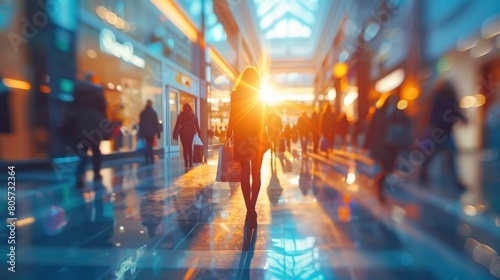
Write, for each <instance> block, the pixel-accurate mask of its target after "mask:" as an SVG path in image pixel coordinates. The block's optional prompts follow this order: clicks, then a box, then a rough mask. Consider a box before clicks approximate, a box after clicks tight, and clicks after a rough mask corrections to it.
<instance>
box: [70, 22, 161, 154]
mask: <svg viewBox="0 0 500 280" xmlns="http://www.w3.org/2000/svg"><path fill="white" fill-rule="evenodd" d="M120 46H122V47H123V46H128V47H129V50H131V52H128V54H127V55H124V54H123V53H120V51H119V49H120ZM132 46H133V45H132V43H131V42H128V41H127V39H123V38H117V37H116V34H115V33H114V32H113V31H112V30H111V29H102V30H94V29H93V28H90V27H87V26H85V25H82V27H81V30H80V32H79V44H78V63H79V65H78V72H79V74H80V76H82V75H83V74H84V73H86V72H88V71H90V72H94V73H95V74H96V75H97V77H98V79H99V83H100V84H101V85H102V86H103V88H104V89H105V91H104V95H105V98H106V102H107V117H108V119H109V120H110V121H112V122H114V123H115V124H116V125H117V127H118V128H117V129H116V130H115V131H114V132H113V135H112V138H111V140H109V141H104V142H103V144H102V145H103V147H102V151H103V153H104V154H109V153H113V152H123V151H133V150H134V149H135V145H136V143H137V139H138V135H137V134H138V129H139V127H138V124H139V115H140V113H141V111H142V110H143V109H144V107H145V104H146V101H147V100H151V101H152V102H153V108H154V109H155V111H156V112H157V114H158V118H159V121H160V122H161V123H163V120H164V119H165V113H164V112H163V110H162V87H161V77H160V73H161V71H160V70H161V64H160V62H158V61H156V60H154V59H153V58H151V57H149V56H147V55H145V54H143V53H141V52H140V51H138V50H136V49H135V48H133V47H132ZM155 147H156V148H162V147H163V145H162V141H157V140H156V141H155Z"/></svg>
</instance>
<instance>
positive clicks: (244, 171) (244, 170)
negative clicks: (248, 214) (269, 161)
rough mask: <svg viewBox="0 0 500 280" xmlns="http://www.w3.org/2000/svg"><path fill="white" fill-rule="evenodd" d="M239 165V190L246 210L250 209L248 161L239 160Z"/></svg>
mask: <svg viewBox="0 0 500 280" xmlns="http://www.w3.org/2000/svg"><path fill="white" fill-rule="evenodd" d="M240 165H241V192H242V193H243V199H245V206H246V208H247V211H248V210H249V209H251V207H252V206H251V205H252V204H251V200H250V162H249V161H248V160H240Z"/></svg>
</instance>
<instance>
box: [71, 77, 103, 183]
mask: <svg viewBox="0 0 500 280" xmlns="http://www.w3.org/2000/svg"><path fill="white" fill-rule="evenodd" d="M94 80H95V76H94V74H93V73H87V74H86V75H85V79H84V80H82V81H78V82H77V83H76V86H75V96H74V97H75V99H74V100H73V103H72V104H71V112H70V114H71V117H70V120H71V122H74V123H73V125H71V131H70V132H69V133H70V134H71V135H72V138H73V141H74V142H73V143H74V145H75V146H76V149H77V151H78V154H79V155H80V163H79V164H78V167H77V172H76V173H77V187H80V188H81V187H83V186H84V183H85V181H84V176H83V175H84V172H85V166H86V165H87V160H88V158H87V156H86V155H87V151H88V150H89V149H91V150H92V162H93V170H94V181H98V180H100V179H101V178H102V177H101V175H100V173H99V172H100V170H101V164H102V155H101V150H100V149H99V145H100V144H101V141H102V140H103V137H104V134H106V133H111V131H112V127H111V123H109V121H108V120H107V118H106V100H105V99H104V91H103V89H102V87H101V86H99V85H97V84H95V83H93V81H94ZM108 130H111V131H108Z"/></svg>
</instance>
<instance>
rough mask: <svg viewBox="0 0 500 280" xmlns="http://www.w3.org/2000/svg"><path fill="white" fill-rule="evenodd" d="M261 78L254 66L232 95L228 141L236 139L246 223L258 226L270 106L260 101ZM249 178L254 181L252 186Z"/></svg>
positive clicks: (249, 68)
mask: <svg viewBox="0 0 500 280" xmlns="http://www.w3.org/2000/svg"><path fill="white" fill-rule="evenodd" d="M260 88H261V79H260V76H259V74H258V72H257V69H256V68H254V67H247V68H245V69H244V70H243V71H242V72H241V74H240V75H239V76H238V79H237V80H236V82H235V86H234V88H233V91H232V92H231V104H230V108H231V112H230V116H229V124H228V129H227V134H226V138H227V139H229V138H230V137H233V142H234V158H235V159H236V160H238V161H239V162H240V164H241V191H242V193H243V198H244V199H245V206H246V208H247V214H246V217H245V224H248V225H250V227H251V228H256V227H257V212H256V209H255V206H256V203H257V198H258V196H259V192H260V187H261V177H260V176H261V174H260V169H261V166H262V158H263V155H264V153H265V151H266V150H267V149H269V146H270V145H269V142H268V140H267V137H266V127H265V125H266V123H267V122H268V121H267V114H268V113H267V111H268V109H267V106H266V105H265V103H264V102H262V101H261V100H260V98H259V93H260ZM250 177H251V180H252V182H251V183H250Z"/></svg>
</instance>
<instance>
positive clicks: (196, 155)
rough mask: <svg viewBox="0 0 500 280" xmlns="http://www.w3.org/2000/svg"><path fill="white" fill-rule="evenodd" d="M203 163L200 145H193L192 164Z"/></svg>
mask: <svg viewBox="0 0 500 280" xmlns="http://www.w3.org/2000/svg"><path fill="white" fill-rule="evenodd" d="M203 162H205V161H204V156H203V146H201V145H194V147H193V163H203Z"/></svg>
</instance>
